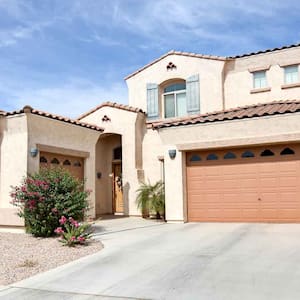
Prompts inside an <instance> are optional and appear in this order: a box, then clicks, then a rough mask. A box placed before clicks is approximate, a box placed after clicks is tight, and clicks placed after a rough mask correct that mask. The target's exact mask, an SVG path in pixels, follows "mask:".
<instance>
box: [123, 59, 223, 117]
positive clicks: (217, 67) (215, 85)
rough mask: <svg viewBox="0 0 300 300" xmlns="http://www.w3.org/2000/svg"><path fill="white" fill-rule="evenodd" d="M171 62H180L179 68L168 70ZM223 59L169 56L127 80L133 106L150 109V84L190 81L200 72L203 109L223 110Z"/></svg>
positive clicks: (201, 107) (201, 108)
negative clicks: (173, 80)
mask: <svg viewBox="0 0 300 300" xmlns="http://www.w3.org/2000/svg"><path fill="white" fill-rule="evenodd" d="M169 62H172V63H174V64H175V65H176V67H177V68H176V69H174V70H172V71H168V70H167V69H166V66H167V64H168V63H169ZM223 67H224V62H223V61H218V60H211V59H202V58H195V57H187V56H181V55H175V54H173V55H169V56H167V57H165V58H164V59H162V60H160V61H159V62H157V63H155V64H154V65H152V66H150V67H149V68H146V69H145V70H143V71H142V72H140V73H138V74H136V75H135V76H133V77H131V78H129V79H127V80H126V83H127V85H128V96H129V105H131V106H134V107H139V108H141V109H143V110H144V111H146V109H147V102H146V86H147V83H156V84H158V85H160V84H162V83H164V82H165V81H167V80H170V79H173V78H180V79H184V80H186V79H187V78H188V77H190V76H192V75H195V74H199V78H200V110H201V113H206V112H210V111H214V110H221V109H222V99H223V91H222V80H223V78H222V71H223Z"/></svg>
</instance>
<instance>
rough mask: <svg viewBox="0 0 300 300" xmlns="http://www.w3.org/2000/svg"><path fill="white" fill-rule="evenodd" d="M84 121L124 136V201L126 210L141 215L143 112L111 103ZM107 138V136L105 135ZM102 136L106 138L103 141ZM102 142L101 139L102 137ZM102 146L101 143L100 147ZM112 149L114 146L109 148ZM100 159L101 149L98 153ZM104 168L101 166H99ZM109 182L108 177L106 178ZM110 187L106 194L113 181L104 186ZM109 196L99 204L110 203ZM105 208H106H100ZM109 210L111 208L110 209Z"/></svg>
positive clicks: (105, 132)
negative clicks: (138, 198) (138, 192)
mask: <svg viewBox="0 0 300 300" xmlns="http://www.w3.org/2000/svg"><path fill="white" fill-rule="evenodd" d="M104 116H107V117H108V118H109V119H110V120H109V121H102V118H103V117H104ZM81 121H83V122H88V123H91V124H96V125H98V126H101V127H104V128H105V131H104V133H103V135H107V134H118V135H120V136H121V139H122V156H123V157H122V158H123V159H122V177H123V198H124V205H125V214H128V215H139V214H140V213H139V211H138V210H137V208H136V204H135V198H136V190H137V189H138V186H139V177H138V174H139V173H140V171H143V166H142V164H143V162H144V160H143V158H142V157H141V155H142V151H141V145H142V139H143V138H144V128H143V126H142V125H141V124H144V123H145V121H144V114H142V113H135V112H130V111H126V110H121V109H115V108H112V107H102V108H101V109H99V110H97V111H95V112H94V113H92V114H90V115H88V116H86V117H85V118H83V119H82V120H81ZM104 140H105V138H104ZM104 140H103V141H104ZM99 142H101V141H99ZM99 147H100V146H99V145H98V150H99V149H100V148H99ZM107 151H111V147H109V149H107ZM96 155H98V156H99V159H101V156H100V155H101V152H100V150H99V152H98V153H97V154H96ZM98 171H100V172H102V170H100V169H99V170H98ZM104 176H108V174H107V172H104ZM102 180H106V181H107V182H109V179H107V178H103V179H102ZM105 188H106V189H107V190H106V191H105V194H108V193H109V192H111V188H112V187H111V185H108V186H106V187H105ZM102 199H103V197H99V199H97V201H102ZM109 199H110V198H108V199H107V200H105V201H107V203H106V204H98V205H99V207H101V206H102V207H103V208H105V207H109V205H110V204H109V201H110V200H109ZM100 211H101V212H104V210H100ZM107 212H108V211H107Z"/></svg>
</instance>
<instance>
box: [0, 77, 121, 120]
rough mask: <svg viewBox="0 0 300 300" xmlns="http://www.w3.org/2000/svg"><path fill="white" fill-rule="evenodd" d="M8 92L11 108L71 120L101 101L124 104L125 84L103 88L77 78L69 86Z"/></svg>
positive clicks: (11, 90) (114, 84)
mask: <svg viewBox="0 0 300 300" xmlns="http://www.w3.org/2000/svg"><path fill="white" fill-rule="evenodd" d="M0 88H1V87H0ZM7 89H8V90H9V92H10V94H11V97H12V99H13V103H14V105H13V109H20V108H22V107H24V106H25V105H30V106H32V107H33V108H36V109H40V110H44V111H48V112H51V113H56V114H60V115H64V116H68V117H72V118H75V117H78V116H79V115H81V114H82V113H84V112H86V111H88V110H89V109H91V108H93V107H95V106H97V105H99V104H100V103H102V102H104V101H112V102H118V103H124V104H126V103H127V88H126V86H125V84H120V83H112V84H111V85H109V86H105V87H103V86H100V85H97V84H95V83H92V82H90V81H88V80H85V79H80V78H75V79H71V80H69V81H68V83H66V84H63V85H61V86H57V87H44V88H43V87H41V88H37V89H34V88H26V89H11V88H9V87H8V88H7ZM1 90H2V88H1Z"/></svg>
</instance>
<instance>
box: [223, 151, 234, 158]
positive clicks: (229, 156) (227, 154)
mask: <svg viewBox="0 0 300 300" xmlns="http://www.w3.org/2000/svg"><path fill="white" fill-rule="evenodd" d="M234 158H236V155H235V154H234V153H232V152H227V153H226V154H225V155H224V159H234Z"/></svg>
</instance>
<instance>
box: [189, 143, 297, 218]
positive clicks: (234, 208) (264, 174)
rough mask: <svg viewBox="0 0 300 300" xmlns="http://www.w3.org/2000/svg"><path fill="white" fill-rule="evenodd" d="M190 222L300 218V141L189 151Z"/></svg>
mask: <svg viewBox="0 0 300 300" xmlns="http://www.w3.org/2000/svg"><path fill="white" fill-rule="evenodd" d="M186 157H187V170H186V175H187V211H188V220H189V221H190V222H193V221H198V222H202V221H203V222H209V221H212V222H300V146H299V144H295V145H284V146H268V147H257V148H247V149H231V150H218V151H205V152H201V151H198V152H188V153H187V154H186Z"/></svg>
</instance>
